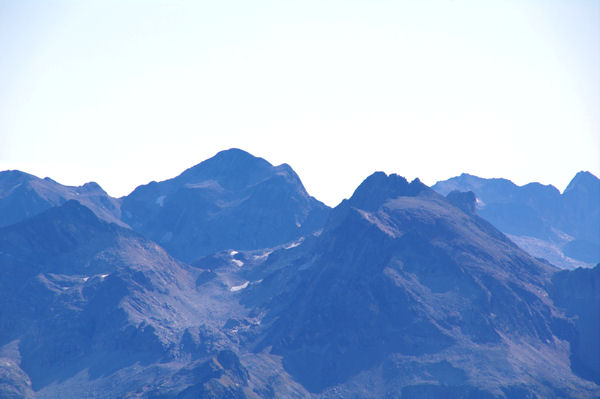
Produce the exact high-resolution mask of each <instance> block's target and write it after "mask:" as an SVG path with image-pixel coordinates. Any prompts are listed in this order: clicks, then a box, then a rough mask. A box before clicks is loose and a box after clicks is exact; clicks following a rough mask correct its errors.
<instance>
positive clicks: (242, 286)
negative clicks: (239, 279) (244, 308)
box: [229, 281, 250, 292]
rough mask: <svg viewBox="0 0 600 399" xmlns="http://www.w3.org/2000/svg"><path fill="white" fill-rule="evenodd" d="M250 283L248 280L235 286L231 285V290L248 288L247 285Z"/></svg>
mask: <svg viewBox="0 0 600 399" xmlns="http://www.w3.org/2000/svg"><path fill="white" fill-rule="evenodd" d="M248 284H250V281H246V282H245V283H244V284H242V285H236V286H233V287H231V288H230V289H229V291H231V292H237V291H241V290H243V289H244V288H246V287H247V286H248Z"/></svg>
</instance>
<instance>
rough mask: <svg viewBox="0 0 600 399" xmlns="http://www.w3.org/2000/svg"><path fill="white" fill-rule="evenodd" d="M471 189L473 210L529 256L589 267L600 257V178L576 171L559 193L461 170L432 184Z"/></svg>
mask: <svg viewBox="0 0 600 399" xmlns="http://www.w3.org/2000/svg"><path fill="white" fill-rule="evenodd" d="M432 188H433V189H434V190H436V191H438V192H439V193H441V194H442V195H447V194H449V193H450V192H451V191H453V190H458V191H472V192H473V193H475V195H476V197H477V200H478V206H477V208H478V209H477V212H478V213H479V215H481V216H482V217H483V218H485V219H487V220H489V221H490V222H491V223H493V224H494V225H495V226H496V227H498V228H499V229H500V230H501V231H502V232H504V233H506V234H508V235H510V237H511V238H512V239H513V240H514V241H515V242H516V243H517V244H519V245H520V246H521V247H522V248H523V249H525V250H527V251H529V252H530V253H531V254H532V255H534V256H538V257H543V258H546V259H548V260H549V261H550V262H552V263H553V264H555V265H556V266H559V267H562V268H573V267H576V266H583V265H588V266H592V265H594V264H596V263H597V262H599V261H600V206H599V205H598V204H600V180H599V179H598V178H597V177H596V176H594V175H593V174H591V173H589V172H579V173H577V175H576V176H575V177H574V178H573V180H572V181H571V183H569V185H568V186H567V188H566V189H565V191H564V192H563V193H562V194H561V193H560V192H559V191H558V190H557V189H556V188H555V187H553V186H544V185H541V184H539V183H530V184H527V185H525V186H517V185H515V184H514V183H512V182H511V181H509V180H506V179H483V178H480V177H476V176H471V175H468V174H462V175H460V176H457V177H453V178H451V179H448V180H445V181H440V182H438V183H436V184H435V185H434V186H433V187H432Z"/></svg>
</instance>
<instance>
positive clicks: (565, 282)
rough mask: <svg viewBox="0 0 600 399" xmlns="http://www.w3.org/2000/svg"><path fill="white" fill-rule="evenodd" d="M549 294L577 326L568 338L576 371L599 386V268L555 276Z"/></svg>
mask: <svg viewBox="0 0 600 399" xmlns="http://www.w3.org/2000/svg"><path fill="white" fill-rule="evenodd" d="M550 294H551V297H552V299H553V300H554V303H555V304H556V305H557V306H559V307H561V308H563V309H564V310H565V311H566V314H567V316H569V317H571V318H573V320H574V323H575V329H574V330H573V331H569V332H568V333H567V334H566V335H567V336H568V338H569V341H570V343H571V357H570V359H571V365H572V368H573V371H574V372H575V373H576V374H577V375H580V376H581V377H583V378H586V379H588V380H592V381H595V382H596V383H597V384H600V339H599V337H600V264H598V265H596V267H594V268H593V269H577V270H573V271H561V272H559V273H556V274H555V275H554V276H553V277H552V287H551V289H550Z"/></svg>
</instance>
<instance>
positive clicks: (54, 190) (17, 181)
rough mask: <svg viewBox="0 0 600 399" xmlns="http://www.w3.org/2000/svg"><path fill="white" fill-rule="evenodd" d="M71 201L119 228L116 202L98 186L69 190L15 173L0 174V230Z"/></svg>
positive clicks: (51, 182) (52, 181) (54, 183)
mask: <svg viewBox="0 0 600 399" xmlns="http://www.w3.org/2000/svg"><path fill="white" fill-rule="evenodd" d="M73 199H75V200H77V201H79V202H81V203H82V204H84V205H85V206H87V207H88V208H90V209H91V210H93V211H94V213H96V215H98V217H100V218H102V219H104V220H106V221H109V222H112V223H117V224H122V222H121V220H120V219H121V212H120V209H119V208H120V203H119V200H117V199H115V198H112V197H110V196H109V195H108V194H106V192H105V191H104V190H102V188H101V187H100V186H99V185H98V184H97V183H94V182H90V183H86V184H84V185H83V186H80V187H71V186H64V185H62V184H59V183H57V182H55V181H54V180H52V179H50V178H45V179H40V178H38V177H36V176H33V175H30V174H28V173H24V172H20V171H18V170H8V171H4V172H0V226H8V225H9V224H12V223H16V222H19V221H21V220H23V219H26V218H28V217H31V216H34V215H37V214H39V213H41V212H43V211H45V210H46V209H49V208H52V207H54V206H59V205H62V204H63V203H65V202H66V201H68V200H73Z"/></svg>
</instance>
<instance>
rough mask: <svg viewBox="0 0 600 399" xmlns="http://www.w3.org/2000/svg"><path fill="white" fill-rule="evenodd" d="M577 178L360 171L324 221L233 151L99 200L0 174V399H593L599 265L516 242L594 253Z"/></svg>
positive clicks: (281, 177)
mask: <svg viewBox="0 0 600 399" xmlns="http://www.w3.org/2000/svg"><path fill="white" fill-rule="evenodd" d="M463 176H465V175H463ZM591 176H592V177H593V178H595V177H594V176H593V175H591ZM480 180H482V179H480ZM478 181H479V180H478ZM595 181H597V179H596V180H594V179H592V178H589V176H587V174H578V176H576V178H575V179H574V181H573V182H572V183H571V185H569V187H570V188H568V189H567V190H565V192H564V193H563V194H560V193H558V194H557V195H558V197H556V196H555V194H552V193H554V191H552V190H551V189H550V188H546V189H543V188H542V189H540V192H544V193H546V194H547V195H546V196H545V197H543V198H542V199H540V198H538V197H539V195H538V194H536V193H537V191H536V190H533V194H528V195H529V197H527V195H525V194H519V195H521V197H519V196H517V195H516V194H515V195H514V196H513V197H510V198H511V200H510V201H508V202H501V200H497V199H495V198H499V197H498V196H500V194H502V195H504V194H505V193H504V192H502V191H501V190H500V194H498V193H495V192H494V190H493V189H492V188H489V187H493V186H490V185H489V184H487V183H486V181H483V183H481V185H480V186H476V185H473V184H472V187H466V188H468V189H469V190H470V191H464V190H463V191H457V190H459V189H462V188H463V187H462V186H460V184H458V183H456V181H453V180H452V179H451V180H450V181H449V182H454V183H456V184H454V183H452V184H450V183H446V184H445V185H444V184H442V183H443V182H440V183H438V184H436V186H434V187H433V189H432V188H429V187H427V186H426V185H424V184H423V183H421V182H420V181H419V180H418V179H416V180H414V181H412V182H408V181H407V180H406V179H404V178H403V177H401V176H398V175H394V174H392V175H387V174H385V173H382V172H376V173H374V174H372V175H371V176H369V177H367V178H366V179H365V180H364V181H363V183H362V184H361V185H360V186H359V187H358V188H357V189H356V191H355V192H354V194H353V195H352V196H351V197H350V198H349V199H347V200H344V201H342V202H341V203H340V204H339V205H338V206H336V207H335V208H333V209H331V208H328V207H327V206H325V205H323V204H322V203H321V202H319V201H317V200H316V199H314V198H313V197H311V196H310V195H308V193H307V192H306V190H305V189H304V187H303V185H302V183H301V181H300V179H299V178H298V176H297V175H296V174H295V173H294V172H293V170H292V169H291V168H290V167H289V166H288V165H285V164H284V165H280V166H273V165H271V164H270V163H268V162H267V161H265V160H263V159H261V158H257V157H254V156H252V155H250V154H248V153H246V152H244V151H241V150H237V149H232V150H227V151H223V152H220V153H219V154H217V155H216V156H215V157H213V158H211V159H209V160H206V161H204V162H202V163H200V164H198V165H197V166H195V167H192V168H190V169H188V170H186V171H184V172H183V173H182V174H181V175H179V176H177V177H175V178H173V179H170V180H166V181H164V182H159V183H156V182H152V183H150V184H147V185H144V186H140V187H138V188H137V189H136V190H134V192H132V193H131V194H130V195H128V196H126V197H123V198H120V199H115V198H111V197H110V196H108V195H107V194H106V193H105V192H104V191H103V190H102V189H101V188H100V187H99V186H97V185H96V184H94V183H88V184H86V185H84V186H82V187H66V186H61V185H60V184H58V183H56V182H54V181H53V180H50V179H47V178H46V179H38V178H36V177H34V176H31V175H28V174H25V173H23V172H18V171H7V172H1V173H0V220H1V221H2V227H0V397H3V398H4V397H6V398H64V397H90V398H106V397H120V398H339V397H356V398H402V399H406V398H437V397H453V398H454V397H456V398H590V397H600V345H599V341H598V339H597V337H598V336H600V295H599V293H600V266H595V267H588V268H577V269H576V270H561V268H570V267H572V266H574V265H575V264H574V263H570V264H567V263H565V264H560V265H556V264H553V262H548V261H547V260H545V259H542V258H541V257H539V256H538V257H537V258H536V257H534V256H532V254H529V253H528V252H525V251H524V250H523V249H522V248H523V245H522V244H521V243H519V242H518V240H516V239H515V237H534V238H536V239H539V240H547V242H551V243H553V244H554V245H556V246H557V247H558V248H560V249H561V251H563V252H566V253H568V254H570V255H572V256H574V257H571V256H568V257H569V258H570V259H572V260H573V261H574V262H575V261H577V262H581V264H584V265H587V264H588V263H589V262H586V261H585V259H582V258H581V254H580V255H574V254H573V252H569V251H570V250H569V249H568V247H567V248H566V249H565V246H562V247H560V246H559V244H561V243H562V244H564V242H559V241H552V240H556V237H557V236H560V234H565V235H569V239H570V241H567V243H570V242H573V241H582V242H584V241H585V242H588V241H590V242H593V239H594V235H593V233H594V226H593V225H592V223H591V222H590V221H589V220H591V221H592V222H593V221H594V220H595V219H593V218H594V217H595V216H594V215H596V214H597V213H598V208H599V206H598V204H599V203H600V202H594V198H595V197H594V196H595V195H596V194H595V191H594V190H595V188H594V187H595V186H594V184H595V183H594V182H595ZM461 184H462V183H461ZM486 184H487V185H486ZM484 186H485V187H488V188H487V189H486V190H487V191H485V190H483V189H481V187H484ZM515 187H517V186H515ZM525 187H527V186H525ZM536 187H537V186H536ZM534 188H535V187H534ZM521 189H522V188H519V187H517V188H516V189H514V188H511V190H516V192H517V193H520V190H521ZM528 190H529V189H528ZM444 191H447V192H444ZM497 191H498V190H497ZM508 191H509V192H511V191H510V190H508ZM441 193H443V195H442V194H441ZM503 193H504V194H503ZM548 193H551V194H548ZM492 194H493V195H492ZM494 195H496V196H494ZM522 197H524V198H528V200H527V201H529V202H524V201H526V200H523V199H522ZM563 197H564V198H563ZM532 198H533V199H532ZM548 198H551V199H552V198H554V199H555V198H559V199H558V200H556V203H557V204H559V205H556V208H552V209H550V208H548V206H547V205H544V204H546V202H544V201H550V200H549V199H548ZM554 199H553V200H554ZM495 201H498V202H499V203H507V204H509V205H507V206H506V209H504V212H505V214H510V212H511V209H512V208H511V207H514V208H515V209H518V208H519V206H520V204H521V205H522V204H523V203H527V204H528V205H527V206H528V207H529V208H528V209H527V212H531V211H530V209H533V210H534V211H535V212H536V213H535V214H534V215H536V216H537V218H538V219H540V220H541V221H542V222H541V228H540V229H539V230H536V229H537V228H538V227H539V226H538V227H536V226H537V225H536V224H535V223H532V224H528V223H522V226H521V227H522V229H521V230H518V227H514V228H513V227H511V226H510V223H508V224H504V225H502V224H501V225H500V226H498V220H500V221H503V220H505V219H503V218H502V217H500V216H498V217H497V218H498V220H496V221H494V215H501V213H500V212H499V211H498V212H496V213H493V212H491V211H489V209H490V207H491V209H492V210H493V209H494V206H491V205H490V204H495V203H496V202H495ZM519 201H521V202H519ZM536 201H537V203H536ZM561 201H564V202H565V203H567V204H571V206H572V207H578V208H577V209H571V210H570V212H571V213H570V214H568V213H565V215H562V216H560V215H558V216H557V215H556V213H557V212H559V211H560V212H567V211H566V210H561V209H563V208H564V209H566V208H568V206H567V205H560V204H562V202H561ZM482 203H485V206H482ZM536 204H538V205H536ZM540 204H541V205H540ZM536 206H537V207H536ZM498 207H500V206H498ZM486 208H487V209H488V211H489V212H490V213H489V214H487V213H485V212H484V210H485V209H486ZM500 208H501V207H500ZM553 209H554V210H553ZM557 209H558V210H557ZM543 211H545V213H544V212H543ZM585 212H589V218H588V219H589V220H584V219H586V218H585V217H584V216H585ZM490 215H492V216H490ZM540 215H541V216H540ZM569 215H584V216H582V217H579V218H578V219H577V217H576V220H571V221H568V220H567V219H569ZM513 219H518V218H513ZM513 219H510V218H509V219H508V220H513ZM534 220H536V223H537V219H535V218H534ZM586 223H588V224H587V225H586ZM507 226H508V227H507ZM586 226H588V227H589V229H588V227H586ZM597 226H598V225H596V227H597ZM507 229H508V230H510V231H506V230H507ZM511 229H512V230H511ZM586 229H587V230H586ZM557 231H560V233H557ZM506 233H509V235H506ZM534 233H535V234H537V235H533V234H534ZM544 234H546V235H544ZM552 234H555V235H552ZM565 240H567V239H566V238H565ZM562 244H561V245H562ZM564 245H566V244H564ZM574 245H575V244H572V246H574ZM582 248H583V250H582V252H583V256H584V257H585V256H588V255H589V252H587V249H586V248H587V247H586V246H585V245H583V246H582ZM533 255H535V256H537V254H533ZM592 255H593V253H592ZM577 256H579V258H577ZM565 257H567V255H565ZM561 259H562V258H561ZM586 259H587V258H586ZM591 259H593V258H591ZM556 266H559V267H556Z"/></svg>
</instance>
